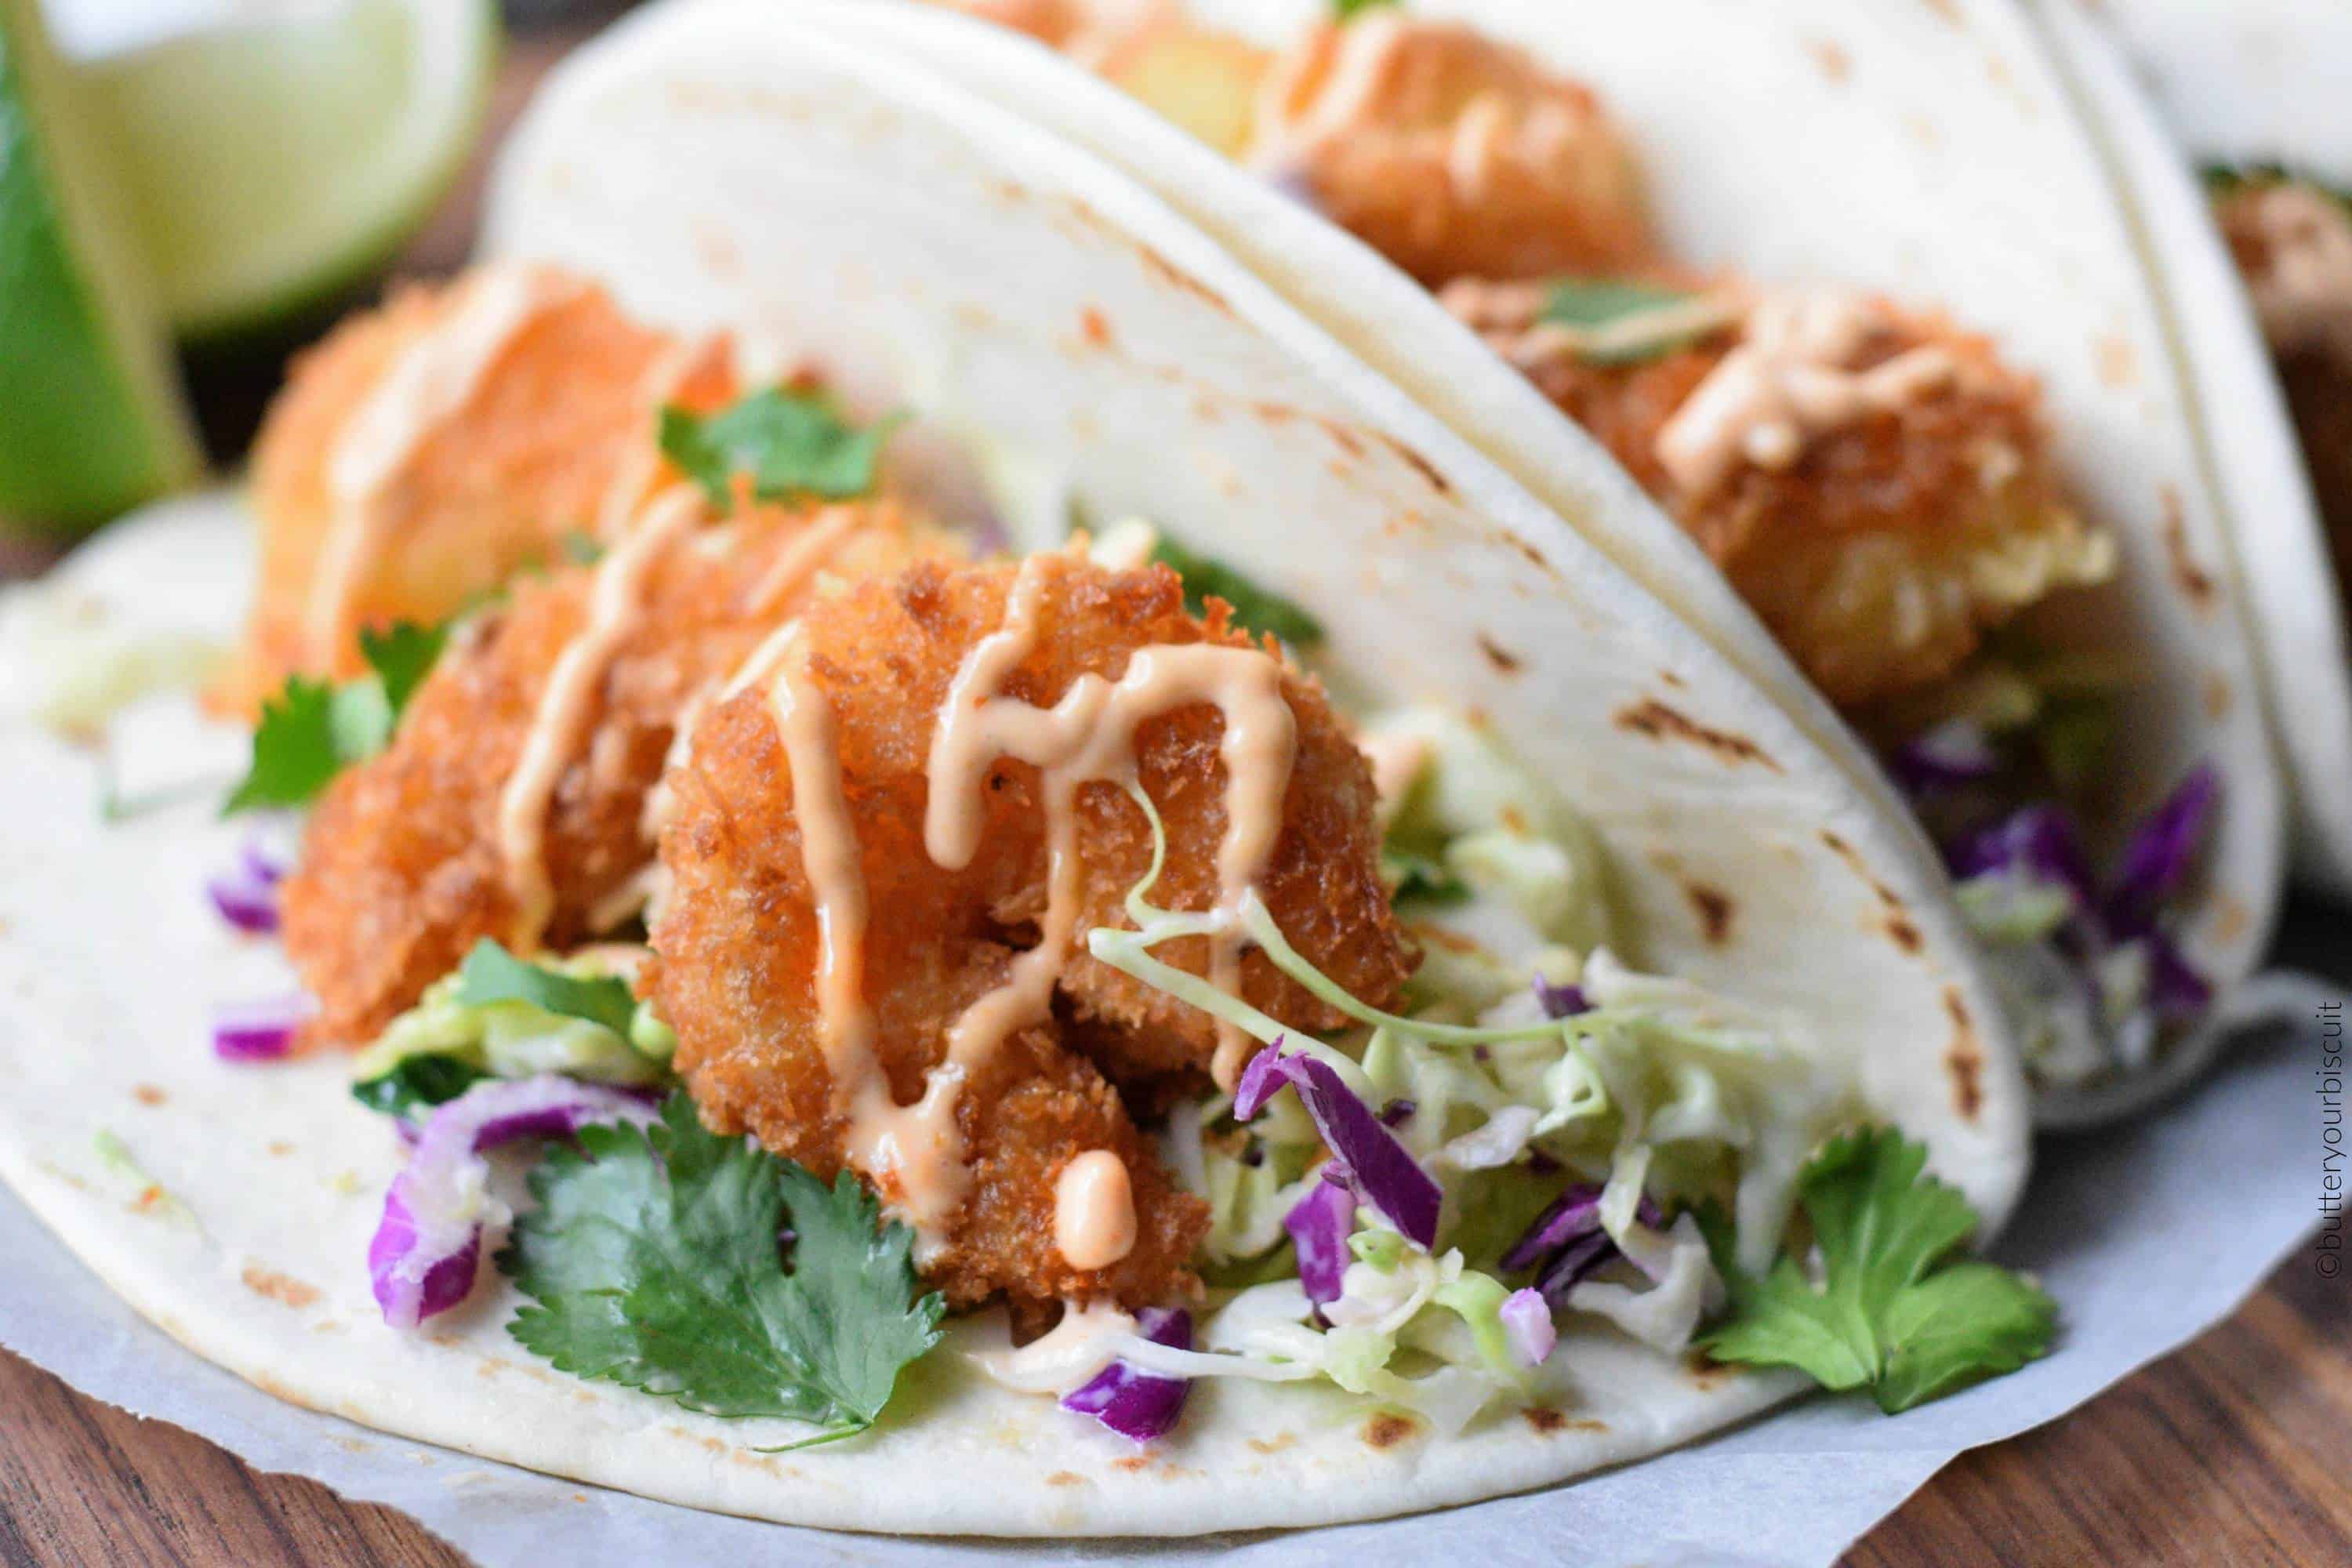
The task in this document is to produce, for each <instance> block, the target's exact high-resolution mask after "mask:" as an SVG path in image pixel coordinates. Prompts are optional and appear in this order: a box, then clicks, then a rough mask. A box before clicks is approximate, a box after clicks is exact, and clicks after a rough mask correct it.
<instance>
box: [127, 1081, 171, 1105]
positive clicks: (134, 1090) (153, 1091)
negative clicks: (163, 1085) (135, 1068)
mask: <svg viewBox="0 0 2352 1568" xmlns="http://www.w3.org/2000/svg"><path fill="white" fill-rule="evenodd" d="M165 1098H166V1096H165V1095H164V1093H163V1090H162V1089H159V1088H157V1087H156V1086H155V1085H153V1084H152V1083H134V1084H132V1085H131V1099H133V1100H137V1101H138V1102H139V1103H140V1104H142V1105H161V1104H163V1101H164V1100H165Z"/></svg>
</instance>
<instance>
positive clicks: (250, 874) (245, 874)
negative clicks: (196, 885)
mask: <svg viewBox="0 0 2352 1568" xmlns="http://www.w3.org/2000/svg"><path fill="white" fill-rule="evenodd" d="M285 876H286V868H284V867H283V866H281V865H279V864H278V859H277V858H276V857H275V856H273V855H272V854H271V853H270V852H269V850H268V847H266V846H265V845H264V844H263V843H262V842H261V840H260V839H259V838H258V837H247V839H246V840H245V842H244V844H243V845H241V846H240V847H238V849H237V856H236V865H235V866H232V867H231V868H228V869H227V870H226V871H222V872H219V873H217V874H216V875H215V876H212V877H208V878H206V879H205V895H206V896H207V897H208V898H210V899H211V900H212V901H213V908H214V909H215V910H217V911H219V914H220V917H221V919H223V920H225V921H227V922H228V923H229V924H230V925H233V926H235V927H236V929H237V930H239V931H244V932H246V933H247V934H248V935H251V936H269V935H273V934H275V933H276V931H277V930H278V883H279V882H280V881H282V880H283V879H285Z"/></svg>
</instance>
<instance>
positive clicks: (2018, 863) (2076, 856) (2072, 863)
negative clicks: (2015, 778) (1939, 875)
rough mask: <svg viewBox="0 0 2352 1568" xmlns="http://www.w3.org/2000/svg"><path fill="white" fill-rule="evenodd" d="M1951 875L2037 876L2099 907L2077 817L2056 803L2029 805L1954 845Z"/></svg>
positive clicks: (2086, 905) (2081, 906)
mask: <svg viewBox="0 0 2352 1568" xmlns="http://www.w3.org/2000/svg"><path fill="white" fill-rule="evenodd" d="M1949 859H1950V861H1951V868H1952V875H1953V876H1955V877H1958V878H1962V879H1966V878H1969V877H1981V876H1987V875H1998V876H2019V875H2023V876H2027V877H2030V878H2032V879H2033V880H2035V881H2037V882H2046V883H2051V884H2053V885H2054V886H2057V887H2061V888H2063V889H2066V891H2067V893H2068V894H2069V896H2071V897H2072V898H2073V900H2074V908H2075V909H2076V910H2078V911H2085V912H2086V911H2088V910H2093V909H2095V908H2096V907H2097V905H2098V894H2097V892H2096V890H2095V885H2094V883H2093V880H2092V877H2091V861H2090V857H2089V856H2087V855H2085V854H2084V852H2083V837H2082V835H2081V834H2080V833H2079V832H2077V831H2076V830H2075V827H2074V819H2073V818H2072V817H2070V816H2067V815H2066V814H2065V813H2064V812H2063V811H2061V810H2060V809H2059V808H2058V807H2056V806H2054V805H2029V806H2026V807H2024V808H2023V809H2021V810H2020V811H2017V812H2014V813H2012V814H2011V815H2010V816H2007V817H2004V818H2002V819H2001V820H2000V821H1999V822H1997V823H1994V824H1993V825H1992V826H1990V827H1986V828H1981V829H1979V831H1977V832H1975V833H1973V834H1970V835H1969V837H1966V838H1964V839H1962V840H1961V841H1960V842H1959V844H1958V845H1957V846H1956V847H1954V848H1953V850H1952V852H1951V854H1950V857H1949Z"/></svg>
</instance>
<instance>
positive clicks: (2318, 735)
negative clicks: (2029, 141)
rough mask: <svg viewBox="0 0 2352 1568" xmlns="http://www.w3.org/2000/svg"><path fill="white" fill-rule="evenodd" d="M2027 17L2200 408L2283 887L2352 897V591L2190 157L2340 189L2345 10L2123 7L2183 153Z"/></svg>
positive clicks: (2105, 45)
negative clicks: (2261, 702)
mask: <svg viewBox="0 0 2352 1568" xmlns="http://www.w3.org/2000/svg"><path fill="white" fill-rule="evenodd" d="M2191 11H2193V12H2194V13H2195V14H2194V15H2191V14H2190V13H2191ZM2037 14H2038V15H2039V16H2040V17H2041V20H2042V25H2043V26H2044V27H2045V28H2046V29H2047V31H2048V33H2049V36H2050V38H2051V41H2052V45H2053V48H2054V50H2055V51H2056V54H2057V56H2058V58H2059V59H2060V60H2061V62H2062V63H2063V66H2064V67H2065V68H2066V70H2067V72H2068V75H2069V76H2070V78H2071V79H2072V82H2073V84H2074V87H2075V89H2076V91H2077V93H2078V94H2079V96H2080V97H2081V99H2082V100H2083V104H2084V112H2085V114H2086V115H2087V116H2088V117H2089V118H2090V119H2091V120H2092V121H2093V122H2094V123H2095V125H2097V127H2098V128H2099V137H2100V143H2101V151H2102V153H2104V155H2105V157H2106V158H2107V160H2108V162H2109V163H2110V164H2111V165H2112V166H2113V168H2114V170H2115V173H2116V178H2117V180H2118V181H2119V182H2120V183H2121V184H2123V186H2124V187H2125V189H2126V192H2127V193H2128V195H2129V198H2130V200H2131V202H2132V203H2133V205H2134V207H2135V209H2136V211H2137V217H2138V220H2139V229H2140V239H2141V243H2142V245H2143V247H2145V248H2146V250H2147V255H2148V258H2149V262H2150V265H2151V266H2152V267H2153V268H2154V269H2155V271H2156V272H2157V274H2158V276H2159V277H2160V278H2162V279H2164V281H2165V283H2166V284H2167V285H2168V290H2167V291H2168V295H2169V301H2168V303H2169V306H2170V309H2171V312H2172V314H2173V316H2174V319H2175V321H2176V323H2177V327H2176V331H2177V332H2178V334H2179V342H2180V345H2181V348H2182V350H2183V352H2185V353H2187V355H2188V357H2189V363H2191V365H2192V366H2193V367H2194V369H2195V372H2196V375H2197V380H2198V384H2199V389H2200V392H2201V393H2202V394H2203V402H2202V414H2203V425H2204V426H2205V428H2204V432H2203V433H2204V435H2205V437H2206V438H2207V440H2208V441H2209V442H2210V445H2211V447H2212V449H2213V457H2214V462H2215V464H2216V466H2217V468H2218V469H2219V472H2220V475H2221V484H2222V489H2223V492H2224V496H2225V499H2226V500H2227V501H2228V507H2229V520H2230V522H2231V527H2232V528H2233V529H2234V531H2235V533H2236V537H2237V541H2238V549H2239V553H2240V555H2241V557H2242V563H2243V567H2244V572H2245V582H2246V596H2247V599H2248V602H2249V603H2250V605H2252V613H2253V617H2254V622H2255V631H2256V633H2257V635H2258V639H2259V646H2260V648H2261V652H2262V656H2263V670H2264V673H2265V674H2266V675H2267V677H2268V678H2269V682H2270V694H2271V699H2272V706H2273V713H2274V715H2275V717H2276V728H2277V731H2278V740H2279V749H2280V751H2281V752H2284V755H2285V758H2286V763H2287V772H2288V777H2289V781H2290V783H2291V784H2293V786H2294V796H2295V820H2296V825H2297V827H2298V830H2299V839H2298V842H2297V844H2296V846H2295V854H2294V873H2295V876H2296V877H2297V879H2300V880H2302V881H2305V882H2306V883H2308V884H2310V885H2312V886H2315V887H2318V888H2322V889H2327V890H2329V891H2332V892H2334V893H2335V894H2336V896H2337V897H2339V898H2345V899H2352V631H2347V626H2346V622H2345V616H2346V605H2347V600H2346V597H2345V593H2346V590H2347V587H2352V584H2343V583H2339V582H2338V581H2337V580H2336V566H2335V563H2334V561H2333V559H2332V558H2331V557H2330V556H2329V554H2328V551H2327V541H2326V527H2325V524H2324V523H2323V522H2322V521H2321V518H2320V512H2319V508H2318V505H2317V503H2316V502H2315V500H2314V499H2313V496H2312V489H2311V481H2310V479H2309V476H2308V475H2307V474H2306V472H2305V468H2304V463H2303V453H2302V451H2301V449H2300V448H2299V447H2297V445H2296V440H2295V431H2294V423H2293V421H2292V420H2291V418H2290V417H2289V416H2288V413H2287V408H2286V400H2285V397H2284V394H2283V393H2282V392H2281V390H2280V387H2279V384H2278V379H2277V376H2276V374H2274V371H2273V365H2272V363H2271V355H2270V348H2269V345H2268V344H2267V343H2265V342H2263V333H2262V328H2261V325H2260V323H2259V322H2257V321H2255V319H2254V314H2253V308H2252V303H2251V302H2250V301H2249V300H2247V298H2246V294H2245V289H2244V286H2243V284H2242V280H2241V279H2240V278H2239V276H2238V270H2237V267H2236V264H2235V263H2234V262H2233V261H2232V260H2231V257H2230V252H2229V247H2227V246H2226V245H2225V244H2223V243H2222V240H2221V236H2220V234H2219V233H2218V232H2217V231H2216V230H2215V228H2214V226H2213V219H2212V214H2211V210H2210V207H2209V206H2208V205H2207V203H2206V199H2205V193H2204V189H2203V187H2202V184H2201V183H2200V181H2199V180H2198V179H2197V177H2196V173H2195V170H2194V169H2193V168H2192V166H2191V164H2190V162H2189V158H2194V159H2195V160H2197V161H2200V162H2220V163H2231V164H2244V163H2285V164H2286V165H2287V166H2288V167H2290V168H2293V169H2295V170H2297V171H2300V172H2303V173H2306V174H2314V175H2316V176H2318V177H2320V178H2323V179H2326V180H2329V181H2331V182H2333V183H2335V184H2336V185H2337V186H2338V187H2339V188H2343V187H2345V186H2347V185H2352V114H2347V112H2346V110H2345V103H2344V90H2345V83H2346V82H2347V81H2352V8H2347V7H2345V6H2343V5H2332V4H2331V5H2295V4H2292V3H2289V0H2261V3H2259V4H2257V3H2253V0H2236V3H2234V4H2232V5H2228V6H2214V5H2197V6H2194V7H2191V6H2186V5H2172V4H2163V3H2150V0H2136V3H2134V4H2131V5H2118V6H2116V9H2115V12H2114V23H2115V30H2116V32H2118V33H2119V34H2120V36H2121V37H2122V38H2123V40H2124V41H2125V42H2126V43H2127V44H2128V45H2129V46H2130V47H2132V48H2133V50H2134V51H2135V52H2136V53H2137V57H2138V58H2140V60H2141V61H2142V62H2143V64H2145V65H2147V67H2148V68H2150V70H2151V76H2152V80H2153V82H2154V85H2155V87H2156V89H2157V90H2158V94H2159V98H2158V102H2159V103H2160V105H2161V107H2162V108H2163V110H2164V111H2165V115H2166V118H2167V120H2168V121H2169V124H2170V127H2171V129H2172V131H2173V132H2176V133H2177V134H2178V135H2179V137H2180V139H2181V141H2182V142H2185V143H2186V148H2187V152H2188V153H2189V158H2184V157H2183V156H2182V148H2181V147H2179V146H2176V145H2175V144H2174V143H2173V142H2171V141H2170V140H2169V139H2168V137H2167V135H2166V134H2165V128H2164V127H2163V126H2162V125H2159V124H2158V121H2157V118H2156V115H2155V113H2154V112H2153V111H2152V110H2151V108H2150V105H2149V103H2148V102H2147V100H2146V99H2144V98H2143V97H2142V96H2141V94H2140V93H2139V92H2137V90H2135V83H2134V82H2133V80H2132V79H2131V73H2130V71H2129V69H2128V68H2127V67H2126V64H2125V63H2124V61H2123V60H2122V59H2121V58H2118V51H2117V47H2116V42H2115V40H2113V39H2111V38H2110V37H2108V33H2107V30H2105V29H2103V28H2101V27H2099V26H2095V25H2094V24H2093V23H2092V22H2091V21H2089V20H2087V19H2085V17H2084V16H2082V15H2081V14H2080V11H2079V9H2078V8H2077V7H2075V6H2073V5H2064V4H2053V5H2044V6H2042V7H2041V8H2040V10H2039V12H2038V13H2037ZM2322 95H2324V97H2323V96H2322ZM2323 103H2324V105H2325V108H2324V110H2323V109H2322V108H2321V107H2320V105H2321V104H2323Z"/></svg>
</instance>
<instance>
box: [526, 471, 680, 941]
mask: <svg viewBox="0 0 2352 1568" xmlns="http://www.w3.org/2000/svg"><path fill="white" fill-rule="evenodd" d="M701 518H702V496H701V492H700V491H698V490H697V489H695V488H694V487H693V486H692V485H683V484H682V485H675V486H672V487H671V488H670V489H667V490H665V491H663V492H662V494H661V495H659V496H658V497H656V498H655V500H654V501H653V504H652V505H651V506H650V507H648V508H647V509H646V517H645V519H644V521H641V522H639V523H638V525H637V527H636V529H635V531H633V532H632V533H631V534H630V535H629V536H628V537H627V538H626V539H625V540H623V541H622V542H620V543H619V544H618V545H616V546H614V549H613V550H612V552H611V553H609V554H607V555H606V556H605V557H604V560H603V561H601V562H599V563H597V566H596V574H595V577H594V579H593V582H592V584H590V587H589V593H588V623H587V625H586V626H583V628H582V629H581V632H580V635H579V636H577V637H573V638H572V641H571V642H569V643H567V644H566V645H565V646H564V648H563V651H562V653H561V654H560V655H558V656H557V658H556V661H555V668H554V669H553V670H551V672H550V673H549V675H548V678H547V689H545V690H544V691H542V692H541V693H540V699H539V707H538V710H536V711H535V712H534V713H533V714H532V716H531V725H530V731H529V732H528V733H527V734H525V735H524V737H523V743H522V751H521V753H520V756H519V757H518V758H517V759H516V762H515V771H514V772H513V773H512V774H510V775H509V777H508V779H507V783H506V788H505V789H504V790H502V791H501V792H500V793H499V816H498V846H499V862H500V864H501V866H502V867H503V868H504V871H505V874H506V883H507V889H508V891H509V893H510V894H511V895H512V896H513V898H514V902H515V923H514V930H513V931H512V933H511V934H512V939H513V940H512V942H511V945H512V946H514V947H515V949H516V950H517V951H518V952H530V950H531V949H533V948H536V947H537V946H538V945H539V943H540V939H541V937H542V936H544V935H545V934H546V931H547V922H548V918H549V917H550V916H551V914H552V913H553V912H554V909H555V892H554V888H553V884H552V883H551V881H550V879H549V877H548V871H547V815H548V805H549V803H550V802H551V799H552V797H553V795H554V794H555V781H556V780H557V779H558V778H559V777H561V776H562V773H563V768H564V764H565V763H566V762H568V761H569V760H570V758H571V755H572V750H573V749H574V747H576V746H577V745H578V743H579V738H580V731H581V729H582V727H583V725H584V724H585V723H586V722H587V719H588V705H589V703H590V701H591V700H593V698H594V696H595V692H596V687H597V684H598V683H599V682H600V681H601V680H603V679H604V671H605V669H606V668H607V667H609V666H610V665H611V663H612V661H613V656H614V654H615V653H617V652H618V651H619V650H620V647H621V644H622V643H623V642H624V641H625V640H626V639H627V638H628V637H629V635H630V634H631V633H632V632H634V631H635V629H636V626H637V622H638V619H639V618H640V616H642V615H643V614H644V611H645V595H646V582H647V579H648V578H650V577H651V575H652V574H653V568H654V564H655V563H656V561H658V560H659V559H660V558H661V555H662V552H664V551H665V550H667V548H668V547H669V545H670V544H671V542H674V541H675V540H677V538H679V537H680V536H681V535H683V534H684V533H685V532H686V531H688V530H689V529H691V528H692V527H694V525H695V524H696V523H697V522H698V521H701Z"/></svg>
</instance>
